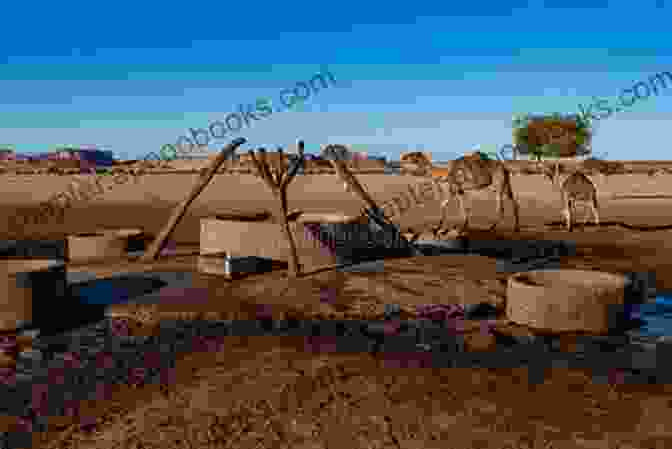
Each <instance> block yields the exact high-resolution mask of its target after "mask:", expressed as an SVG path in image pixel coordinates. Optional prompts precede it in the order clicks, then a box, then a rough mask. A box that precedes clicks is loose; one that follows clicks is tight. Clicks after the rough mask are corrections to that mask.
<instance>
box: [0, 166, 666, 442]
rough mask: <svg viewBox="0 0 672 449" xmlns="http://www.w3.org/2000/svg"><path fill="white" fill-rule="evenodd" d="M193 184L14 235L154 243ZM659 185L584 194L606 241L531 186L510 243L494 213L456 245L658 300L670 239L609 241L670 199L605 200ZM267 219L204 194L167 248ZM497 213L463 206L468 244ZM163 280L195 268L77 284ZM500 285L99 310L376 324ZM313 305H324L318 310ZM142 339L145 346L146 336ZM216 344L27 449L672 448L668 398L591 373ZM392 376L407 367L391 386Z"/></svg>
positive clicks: (30, 183) (240, 183)
mask: <svg viewBox="0 0 672 449" xmlns="http://www.w3.org/2000/svg"><path fill="white" fill-rule="evenodd" d="M31 178H32V180H31ZM31 178H29V177H24V178H22V179H20V180H17V179H18V178H17V179H14V180H13V181H8V180H0V182H2V183H6V185H7V186H8V187H7V190H2V189H4V187H5V186H4V185H3V186H2V187H0V191H2V192H15V193H13V194H12V195H5V194H4V193H3V194H2V196H1V197H0V198H1V199H2V205H0V208H1V209H2V213H3V216H6V214H9V213H11V212H12V211H13V210H14V209H13V208H14V207H16V206H17V204H19V203H21V204H20V207H27V206H28V205H29V204H30V203H34V202H36V201H39V200H41V199H44V198H46V197H47V196H48V195H49V193H50V192H53V191H52V190H49V189H51V188H53V189H54V190H57V187H59V184H60V183H62V184H65V183H66V181H65V180H64V179H63V178H60V177H43V178H42V179H40V178H36V177H31ZM38 179H39V181H38ZM194 179H195V176H191V175H156V176H147V177H145V178H142V179H141V181H140V183H139V184H138V185H132V184H131V185H126V186H119V187H118V190H114V191H110V192H109V193H108V195H109V196H108V195H106V197H105V198H104V199H103V200H101V201H94V202H91V203H90V204H86V205H84V204H82V205H80V206H79V207H76V208H74V209H72V210H71V211H69V212H68V214H67V215H66V222H65V223H64V224H62V225H60V226H53V227H52V228H48V227H46V228H45V227H44V226H42V227H39V226H35V227H33V228H30V227H26V228H25V229H24V232H25V233H26V235H32V236H36V235H59V234H62V233H63V232H66V231H67V232H75V231H78V232H79V231H90V230H92V229H96V228H99V227H137V226H138V225H142V227H144V228H145V229H146V230H147V231H148V232H152V233H154V232H156V231H157V230H158V229H159V228H160V226H161V225H162V224H163V223H164V222H165V221H166V220H167V218H168V216H169V215H170V208H171V207H172V206H173V205H174V204H175V203H176V202H178V201H179V200H180V199H181V198H182V197H183V196H184V195H185V194H186V191H188V190H189V188H190V186H191V183H192V182H193V180H194ZM360 179H361V180H362V181H363V182H364V184H365V185H366V186H367V188H368V190H369V192H370V193H372V195H373V196H374V198H375V199H376V200H378V201H384V200H387V199H390V198H392V197H394V196H395V195H397V194H398V193H400V192H402V191H404V190H405V189H406V186H407V185H408V183H412V182H421V180H420V179H418V178H411V177H399V176H386V177H383V176H375V175H371V176H362V177H360ZM670 179H672V178H667V177H665V176H661V177H658V178H654V179H649V178H648V177H647V176H640V177H636V176H635V175H624V176H620V177H619V176H614V177H611V178H610V179H609V180H608V182H607V185H606V186H601V185H598V188H599V189H600V200H601V201H600V206H601V209H600V212H601V218H602V221H603V223H605V225H604V226H601V227H600V228H597V227H594V226H588V227H586V228H585V229H581V228H578V229H577V230H575V231H574V232H573V233H572V234H569V233H567V232H566V231H564V230H563V229H561V228H560V227H559V226H557V225H553V224H552V223H551V222H557V221H558V220H559V219H560V209H559V194H558V193H557V192H554V191H553V189H552V187H551V186H550V185H549V184H548V183H546V182H544V181H542V179H541V178H540V177H534V176H516V177H514V180H513V187H514V191H515V193H516V194H517V196H518V198H519V200H520V204H521V224H522V226H523V232H521V233H520V234H519V235H514V234H512V233H511V232H510V229H511V225H512V220H511V212H510V207H509V206H508V205H507V206H506V217H507V221H506V222H505V224H504V225H503V227H502V230H501V231H499V232H497V233H485V232H474V233H472V234H471V236H470V237H471V238H473V239H483V240H489V239H510V238H518V239H527V240H535V239H538V240H541V239H547V240H548V239H565V240H570V241H573V242H575V243H576V246H577V251H576V255H575V256H572V257H566V258H563V260H562V265H563V266H565V267H582V268H588V269H601V270H604V271H613V272H621V273H627V272H630V271H655V273H656V287H657V288H658V289H661V290H666V289H667V290H672V276H670V275H671V274H672V264H671V263H670V262H669V261H668V260H669V258H668V257H666V256H667V254H668V248H669V246H670V243H669V241H670V239H669V232H670V231H668V230H665V229H662V230H642V229H629V228H627V227H622V226H619V225H618V224H617V223H626V224H630V225H638V226H642V227H645V226H661V225H670V224H672V216H668V215H670V214H667V213H666V210H667V209H668V206H670V203H669V201H670V199H612V198H611V197H612V196H613V195H656V194H658V195H661V194H666V193H667V194H672V186H670V185H669V181H670ZM37 182H39V183H41V185H40V187H39V188H38V187H35V184H34V183H37ZM9 186H11V189H14V190H13V191H12V190H11V189H10V187H9ZM289 200H290V208H300V209H305V210H310V211H338V210H343V211H345V212H346V213H354V212H356V211H357V210H358V209H359V208H360V204H359V202H358V201H357V200H355V199H353V197H352V196H350V195H349V194H347V193H345V192H342V190H341V186H340V184H339V183H338V181H337V179H336V178H335V177H333V176H322V177H297V179H296V181H295V183H294V184H293V185H292V186H291V187H290V193H289ZM271 205H272V202H271V194H270V192H268V191H266V189H265V187H264V186H263V184H262V183H261V181H259V180H257V179H255V178H253V177H250V176H238V177H234V176H217V178H216V179H215V182H213V183H212V184H211V185H210V186H209V187H208V188H207V189H206V191H205V192H204V193H203V195H202V197H201V198H199V200H198V201H197V203H196V204H195V206H196V207H194V208H193V209H192V210H191V212H190V214H189V216H188V217H186V219H185V220H184V222H183V223H182V224H181V225H180V227H179V228H178V230H177V232H176V234H175V237H174V238H175V240H176V241H178V242H180V243H191V244H194V243H196V244H197V243H198V235H199V226H198V225H199V223H198V218H199V217H202V216H208V215H212V214H214V213H219V212H223V211H229V210H259V209H266V208H268V207H270V206H271ZM437 206H438V204H437V203H436V202H428V203H426V204H425V205H424V206H419V207H416V208H414V209H411V211H409V212H408V213H407V214H406V215H404V216H403V217H402V218H401V219H398V220H396V221H397V222H398V223H400V225H401V227H402V228H406V227H413V228H414V229H420V228H427V227H429V226H431V225H432V224H433V223H436V222H437V221H438V218H439V211H438V207H437ZM494 208H495V201H494V197H493V195H492V194H489V195H485V196H483V197H482V198H477V199H476V200H475V201H474V209H473V210H474V215H475V219H474V222H473V224H474V226H476V227H483V226H485V225H487V224H489V223H490V222H491V220H493V218H494V217H493V214H492V212H493V211H494ZM453 210H455V209H453ZM7 235H9V234H7ZM451 257H452V256H451ZM167 264H173V265H175V264H178V265H180V266H182V267H183V269H185V270H192V271H193V270H194V266H195V265H194V264H195V262H194V258H193V257H191V258H188V257H187V258H184V259H183V260H182V259H181V261H180V262H179V263H178V262H177V261H172V262H171V261H168V260H166V261H165V262H158V263H157V264H154V265H155V266H154V265H153V266H151V267H150V266H145V265H142V266H141V265H140V264H137V263H127V262H123V263H118V265H117V266H114V265H113V264H111V265H110V264H108V265H106V266H102V265H101V266H99V267H98V268H94V267H88V268H86V267H85V268H79V269H90V270H93V271H95V270H97V271H99V273H100V276H101V277H104V276H106V275H109V274H110V273H114V272H115V271H116V270H118V271H122V270H123V271H128V270H137V271H143V270H150V269H157V267H159V266H164V269H168V268H166V267H167ZM170 269H175V266H171V268H170ZM506 276H507V274H506V273H498V272H497V270H496V269H494V265H493V263H492V260H490V259H487V258H484V257H481V256H464V257H462V256H460V257H458V258H451V259H448V258H446V257H441V256H439V257H422V258H413V259H399V260H391V261H386V262H385V269H384V270H383V271H381V272H377V273H340V272H336V271H334V270H320V271H317V272H314V273H312V274H310V275H308V276H305V277H303V278H301V279H298V280H288V279H287V278H286V273H285V272H284V271H278V272H274V273H270V274H266V275H260V276H253V277H250V278H247V279H243V280H241V281H234V282H231V281H225V280H223V279H221V278H219V277H213V276H201V277H200V278H199V279H198V280H197V281H195V282H194V285H193V289H194V290H191V293H190V292H189V291H186V292H183V294H181V295H172V296H170V298H171V299H170V300H165V301H163V302H160V303H156V302H153V303H149V304H147V303H142V302H137V303H130V304H124V305H120V306H118V307H115V308H113V310H114V311H116V312H114V313H116V314H117V316H134V315H135V316H140V315H141V316H142V317H147V316H149V317H150V318H151V319H160V318H162V317H165V318H176V317H179V318H184V319H208V318H229V319H232V318H233V319H245V318H252V317H253V316H254V314H255V313H257V312H258V310H259V306H260V305H264V309H265V313H270V314H272V315H273V316H274V317H277V318H281V317H285V318H286V317H288V316H294V317H297V318H307V317H311V318H315V319H343V318H349V317H350V318H357V317H360V318H362V317H365V318H378V319H379V318H381V317H382V312H383V309H384V305H385V304H386V303H388V304H389V303H395V304H399V305H400V306H401V307H402V310H403V311H405V312H406V317H408V316H409V315H412V314H413V310H414V309H415V306H416V305H419V304H428V303H442V304H446V303H465V302H469V301H486V302H490V303H491V304H492V305H494V306H495V307H497V308H498V310H500V311H501V310H502V305H503V301H504V294H505V281H506ZM198 292H200V293H201V294H198ZM203 292H207V295H203V294H202V293H203ZM325 292H326V293H327V296H328V297H329V298H331V300H330V301H324V300H321V299H322V298H323V296H324V294H325ZM199 298H200V299H199ZM499 325H501V328H502V331H503V332H504V331H506V330H507V329H508V330H509V331H512V330H511V328H510V325H508V324H507V323H504V322H502V323H500V324H499ZM466 327H469V326H466ZM144 331H147V332H151V326H148V329H145V330H144ZM463 333H464V335H465V338H466V339H467V341H468V342H469V345H470V348H471V350H473V351H491V350H493V349H494V348H493V344H494V341H493V339H492V338H490V337H489V336H487V335H483V334H482V333H481V332H480V330H479V327H478V326H476V327H475V328H473V329H472V328H469V329H466V328H465V330H464V331H463ZM227 339H228V340H226V341H225V342H222V343H223V344H224V346H223V347H220V348H219V349H218V350H216V351H215V352H213V353H194V354H192V355H190V356H188V357H185V358H184V359H182V360H179V361H178V362H177V364H176V371H175V373H174V374H175V376H174V378H173V382H172V383H170V384H167V385H164V386H163V387H161V388H159V387H156V388H155V387H154V386H143V387H142V388H138V387H131V386H123V385H122V386H117V387H115V388H116V390H115V391H116V392H115V395H114V396H113V398H114V399H111V400H106V401H95V403H94V402H92V403H91V404H89V405H88V406H87V407H93V408H91V409H86V408H83V409H82V410H88V411H82V412H81V414H80V417H81V416H87V417H88V418H89V421H90V420H91V417H94V418H95V419H96V420H97V421H98V422H97V423H96V424H95V425H86V426H85V425H82V423H81V419H80V420H79V421H80V422H78V418H77V417H75V418H73V419H70V421H68V420H66V422H63V423H61V424H59V425H54V429H53V433H50V434H49V435H42V436H40V438H41V439H42V440H43V441H50V444H48V445H43V446H40V447H53V448H56V447H58V448H74V447H82V448H88V447H90V448H93V447H96V448H98V447H101V448H103V447H109V448H117V447H137V448H139V447H144V448H153V447H156V448H158V447H162V448H165V447H175V448H177V447H185V448H187V447H240V448H243V447H250V448H253V447H292V448H322V447H325V448H327V447H328V448H332V447H367V448H368V447H381V448H382V447H391V448H416V447H417V448H421V447H422V448H431V447H437V448H438V447H451V448H452V447H455V448H462V447H463V448H477V447H483V448H486V447H487V448H523V447H529V448H537V447H539V448H551V447H553V448H592V447H594V448H599V447H605V448H606V447H608V448H612V447H614V448H616V447H618V448H649V447H656V448H657V447H665V446H666V445H669V443H672V426H671V425H670V421H669V416H670V415H669V412H670V410H669V409H670V406H669V404H668V401H669V400H670V399H672V398H671V397H670V390H669V387H667V386H666V385H644V384H640V385H625V384H618V383H617V382H616V383H615V384H614V383H612V384H610V385H598V384H596V383H595V382H594V381H593V380H591V373H589V372H588V373H587V372H585V371H582V370H578V369H567V368H559V369H547V370H546V371H544V375H543V376H544V377H543V381H541V382H531V381H530V380H529V379H530V377H529V376H531V374H530V373H529V372H528V369H527V368H514V369H491V370H482V369H457V368H455V369H429V368H420V367H417V366H418V364H421V363H422V361H418V360H417V356H413V357H416V359H414V360H405V361H401V362H400V361H399V360H397V361H392V362H390V361H389V360H384V359H383V358H382V357H383V356H373V355H370V354H358V353H355V354H342V353H330V354H325V353H324V352H327V353H329V352H330V351H333V348H332V349H330V348H331V346H330V344H332V343H333V342H332V343H330V342H329V341H326V342H324V344H323V345H322V346H321V347H320V348H319V350H318V349H316V348H315V347H314V346H311V347H307V346H305V344H306V341H305V339H292V338H289V337H288V338H287V339H280V338H277V337H253V338H236V337H227ZM311 348H312V349H311ZM408 357H411V359H412V358H413V357H412V356H410V355H409V356H408ZM395 363H396V367H394V366H395ZM399 363H402V364H405V365H403V366H405V367H404V368H399ZM414 364H415V366H416V367H415V368H414V367H413V366H414ZM550 404H553V405H552V406H549V405H550ZM465 429H468V430H465ZM258 442H261V443H258ZM666 443H668V444H666ZM40 444H42V443H40ZM35 447H38V446H37V445H36V446H35Z"/></svg>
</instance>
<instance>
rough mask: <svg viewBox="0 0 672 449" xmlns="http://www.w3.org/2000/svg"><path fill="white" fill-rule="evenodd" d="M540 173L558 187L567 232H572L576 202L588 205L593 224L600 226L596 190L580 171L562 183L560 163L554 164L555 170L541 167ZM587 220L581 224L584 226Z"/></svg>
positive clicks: (592, 183)
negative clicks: (593, 219) (593, 220)
mask: <svg viewBox="0 0 672 449" xmlns="http://www.w3.org/2000/svg"><path fill="white" fill-rule="evenodd" d="M542 171H543V173H544V176H546V177H547V178H548V179H549V180H550V181H551V183H552V184H553V185H554V186H556V187H557V186H560V193H561V195H562V204H563V206H564V207H563V215H564V217H565V221H566V226H567V230H568V231H570V232H571V231H572V223H573V218H574V210H575V208H576V202H577V201H584V202H588V203H589V204H590V209H591V211H592V213H593V217H594V218H595V224H596V225H598V226H599V225H600V216H599V214H598V204H597V188H596V187H595V183H594V182H593V181H591V179H590V178H589V177H588V176H586V175H585V174H584V173H581V172H580V171H576V170H574V171H573V172H572V173H571V174H570V175H569V176H568V177H567V178H565V180H564V181H562V182H560V163H559V162H556V163H555V170H552V169H551V168H550V167H543V168H542ZM587 222H588V218H587V217H586V220H585V221H584V222H583V224H584V225H585V224H586V223H587Z"/></svg>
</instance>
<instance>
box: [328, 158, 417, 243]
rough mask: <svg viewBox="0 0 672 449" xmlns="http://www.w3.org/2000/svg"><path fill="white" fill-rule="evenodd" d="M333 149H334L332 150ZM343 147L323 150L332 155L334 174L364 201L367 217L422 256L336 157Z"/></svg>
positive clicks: (330, 160)
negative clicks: (387, 218)
mask: <svg viewBox="0 0 672 449" xmlns="http://www.w3.org/2000/svg"><path fill="white" fill-rule="evenodd" d="M334 149H335V150H336V151H334ZM343 149H344V147H343V145H327V147H326V148H325V149H324V150H323V152H324V153H325V154H332V155H333V156H334V157H333V159H332V158H329V163H330V164H331V166H332V167H334V170H336V174H337V175H338V177H339V178H341V181H342V182H344V183H346V184H347V185H348V186H349V187H350V188H349V189H348V190H349V191H350V192H352V193H354V194H355V196H357V197H358V198H359V199H360V200H361V201H362V202H364V204H366V209H365V213H366V215H368V217H369V218H370V219H371V220H373V221H374V222H375V223H376V224H377V225H378V226H380V227H381V228H382V229H383V230H384V231H385V232H387V233H389V235H391V236H393V238H394V239H395V240H398V241H400V242H402V244H404V246H405V247H406V248H407V249H409V250H410V252H411V254H412V255H413V256H422V255H423V254H422V252H421V251H420V250H419V249H418V248H417V247H416V246H415V245H414V244H412V243H411V242H409V241H408V240H407V239H406V237H405V236H404V235H402V234H401V233H400V232H399V229H397V227H396V226H395V225H394V224H393V223H390V222H389V221H388V220H386V219H385V215H384V214H383V211H382V210H381V209H380V208H379V207H378V205H377V204H376V202H375V201H374V199H373V198H372V197H371V195H369V194H368V192H367V191H366V190H364V187H362V185H361V184H360V183H359V181H358V180H357V178H356V177H355V175H354V174H352V172H351V171H350V170H348V167H347V166H346V164H345V162H344V161H343V160H341V159H339V158H338V157H336V155H337V154H338V151H339V150H343ZM341 153H342V152H341Z"/></svg>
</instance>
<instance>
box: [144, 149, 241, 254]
mask: <svg viewBox="0 0 672 449" xmlns="http://www.w3.org/2000/svg"><path fill="white" fill-rule="evenodd" d="M245 142H246V140H245V139H244V138H242V137H239V138H237V139H236V140H234V141H232V142H231V143H229V144H228V145H227V146H226V147H224V148H223V149H222V151H221V152H220V153H219V154H218V155H217V157H216V158H215V159H213V161H212V163H211V164H210V167H208V169H207V171H205V172H204V173H203V174H202V175H201V176H199V178H198V179H197V180H196V184H195V185H194V187H193V188H192V189H191V192H189V195H187V197H186V198H185V199H184V200H182V202H181V203H180V204H178V205H177V206H176V207H175V209H174V210H173V214H172V215H171V216H170V219H169V220H168V223H166V225H165V226H164V227H163V229H162V230H161V232H160V233H159V235H158V236H157V237H156V239H154V241H153V242H152V244H151V245H150V247H149V249H148V250H147V252H145V254H143V255H142V257H141V258H140V261H141V262H149V261H152V260H156V259H157V258H158V257H159V254H160V253H161V250H162V249H163V247H164V246H165V244H166V242H167V241H168V238H169V237H170V235H171V234H172V233H173V231H174V230H175V228H176V227H177V224H178V223H179V222H180V220H181V219H182V217H183V216H184V214H185V213H186V212H187V208H189V205H190V204H191V203H192V202H193V201H194V200H195V199H196V197H197V196H198V195H200V193H201V192H202V191H203V189H205V186H207V185H208V183H209V182H210V181H211V180H212V178H213V177H214V176H215V173H217V169H218V168H219V167H220V165H222V163H224V161H225V160H226V158H227V157H228V156H229V154H231V153H233V152H235V151H236V149H237V148H238V147H239V146H241V145H242V144H244V143H245Z"/></svg>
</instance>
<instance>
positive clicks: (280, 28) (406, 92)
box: [0, 0, 672, 160]
mask: <svg viewBox="0 0 672 449" xmlns="http://www.w3.org/2000/svg"><path fill="white" fill-rule="evenodd" d="M5 3H6V4H4V5H3V17H4V18H5V20H4V21H3V35H4V36H11V39H3V40H2V42H1V43H0V63H1V64H3V65H2V70H0V98H2V101H0V123H1V124H2V128H0V143H6V144H14V145H15V147H16V149H17V150H18V151H26V152H32V151H44V150H47V149H49V148H50V147H52V146H54V145H57V144H96V145H100V146H103V147H105V148H108V149H111V150H113V151H114V152H115V155H116V156H117V157H120V158H137V157H142V156H143V155H145V154H146V153H148V152H150V151H157V152H158V150H159V149H160V148H161V146H162V145H163V144H168V143H174V142H175V141H176V140H177V138H178V137H179V136H181V135H188V128H190V127H193V128H207V126H208V125H209V124H210V123H211V122H212V121H214V120H223V119H224V118H225V117H226V116H227V114H229V113H230V112H234V111H236V110H237V108H238V105H239V104H241V103H242V104H253V103H254V102H255V101H256V100H257V99H258V98H264V97H266V98H270V99H271V100H272V101H273V104H274V105H276V104H277V98H278V95H279V92H280V91H281V90H282V89H284V88H288V87H292V86H293V85H294V84H295V83H296V82H299V81H307V80H309V79H310V78H311V77H313V76H314V75H315V74H316V73H319V72H320V71H323V70H324V69H325V68H326V69H328V70H329V71H330V72H331V74H332V75H333V76H334V78H335V79H336V85H333V86H331V87H329V88H327V89H323V90H321V91H320V92H318V93H316V94H314V95H313V96H311V97H310V98H309V99H308V100H307V101H306V102H305V103H304V104H303V105H301V106H299V107H296V108H294V109H292V110H290V111H284V112H277V113H273V114H272V115H270V116H268V117H266V118H264V119H262V120H259V121H257V122H255V123H254V125H252V126H251V127H249V128H244V129H243V130H241V131H240V132H239V133H237V134H235V135H232V137H238V136H242V137H245V138H247V139H248V141H249V142H250V144H251V145H253V146H254V147H255V148H256V147H258V146H262V145H264V146H267V147H271V148H274V147H275V145H278V144H279V145H283V146H286V147H288V146H290V145H292V144H293V143H294V142H295V141H296V139H297V138H299V137H300V138H303V139H304V140H305V141H306V143H307V149H308V150H309V151H311V152H314V151H316V150H317V148H318V147H319V144H326V143H346V144H352V145H353V146H354V147H355V148H356V149H360V150H363V151H369V153H371V154H376V155H386V156H388V157H390V158H398V156H399V152H400V151H408V150H416V149H420V150H426V151H431V152H432V153H433V154H434V158H435V159H440V160H445V159H451V158H454V157H456V156H457V155H459V154H462V153H463V152H465V151H468V150H470V149H472V148H474V146H476V145H480V147H481V148H482V149H488V148H493V149H494V148H497V147H498V146H501V145H503V144H507V143H511V140H512V138H511V117H512V115H513V114H515V113H524V112H530V113H550V112H578V111H579V104H580V103H582V104H584V105H588V104H589V103H591V102H592V101H593V100H592V98H593V97H599V98H604V99H607V100H609V101H610V102H611V103H613V102H615V101H616V99H617V96H618V95H619V93H620V91H621V90H622V89H627V88H629V87H631V86H632V85H633V84H634V83H635V82H637V81H639V80H643V81H646V80H648V79H649V77H650V76H652V75H654V74H655V73H659V72H664V71H670V72H671V73H672V57H671V56H672V46H671V45H670V44H672V34H671V32H670V31H669V30H670V26H669V23H670V19H671V17H672V15H671V12H672V11H671V7H669V6H667V7H666V6H664V4H663V1H662V0H659V1H639V2H637V3H633V2H625V1H618V2H608V1H602V2H590V1H581V2H573V1H568V0H562V1H531V2H523V1H521V2H506V1H499V2H490V3H488V2H486V3H483V2H465V3H464V4H462V3H461V2H457V3H455V2H441V3H439V2H427V5H425V4H421V3H420V2H419V3H418V4H417V5H415V4H414V5H413V7H412V8H407V7H406V6H407V5H408V3H404V4H398V5H394V4H390V3H389V2H385V3H383V2H357V3H355V2H349V1H347V0H346V1H345V2H343V1H342V2H337V3H329V2H324V3H316V2H310V3H308V2H302V1H296V2H292V3H280V2H277V3H276V2H274V3H268V4H264V3H258V4H254V5H252V4H247V3H245V2H226V3H220V4H218V3H211V2H201V1H198V0H193V1H191V2H189V3H188V4H184V3H174V4H171V3H166V2H162V3H154V2H137V1H136V2H133V3H130V2H124V1H117V2H114V3H113V4H112V3H111V4H101V3H95V2H94V3H91V2H86V3H84V2H78V1H72V2H68V4H67V5H66V6H63V5H62V4H48V5H40V6H39V7H38V6H37V5H35V4H31V3H25V2H19V3H17V2H5ZM402 6H403V7H402ZM671 112H672V81H670V82H669V84H668V89H667V90H665V89H662V88H660V89H659V94H658V95H657V96H656V95H651V96H650V97H649V98H648V99H642V100H640V101H638V102H636V103H635V104H634V105H633V106H631V107H630V108H627V109H625V110H623V111H621V112H618V113H615V114H613V115H612V116H611V117H609V118H606V119H603V120H600V121H599V122H597V127H596V132H595V137H594V140H593V146H594V149H595V152H596V153H597V154H606V157H607V158H608V159H669V158H670V157H669V156H668V154H669V153H668V149H667V148H666V145H664V144H663V142H665V141H666V140H667V139H666V137H667V133H668V129H669V128H668V126H669V125H668V123H670V119H672V114H671ZM228 140H229V139H223V140H220V141H216V145H214V146H212V149H213V150H214V149H215V148H218V147H220V146H221V144H222V143H225V142H227V141H228ZM249 148H251V146H249V145H248V146H247V147H246V149H249Z"/></svg>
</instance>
